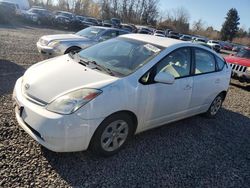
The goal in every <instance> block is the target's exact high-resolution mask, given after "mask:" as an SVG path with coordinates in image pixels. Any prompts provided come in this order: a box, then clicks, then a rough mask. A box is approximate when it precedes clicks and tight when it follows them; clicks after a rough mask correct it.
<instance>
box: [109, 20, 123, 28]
mask: <svg viewBox="0 0 250 188" xmlns="http://www.w3.org/2000/svg"><path fill="white" fill-rule="evenodd" d="M121 23H122V22H121V20H120V19H119V18H111V24H112V27H114V28H121Z"/></svg>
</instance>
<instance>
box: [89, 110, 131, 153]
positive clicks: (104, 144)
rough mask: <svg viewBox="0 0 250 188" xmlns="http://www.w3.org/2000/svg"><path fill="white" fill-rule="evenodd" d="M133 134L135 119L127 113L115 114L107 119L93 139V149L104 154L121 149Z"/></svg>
mask: <svg viewBox="0 0 250 188" xmlns="http://www.w3.org/2000/svg"><path fill="white" fill-rule="evenodd" d="M132 134H133V121H132V119H131V117H130V116H129V115H127V114H115V115H112V116H110V117H108V118H107V119H105V120H104V121H103V122H102V123H101V124H100V126H99V127H98V129H97V131H96V132H95V134H94V136H93V138H92V140H91V145H90V147H91V149H92V151H93V152H94V153H96V154H98V155H102V156H111V155H114V154H115V153H117V152H118V151H120V150H121V149H122V148H123V147H124V146H125V144H126V143H127V140H128V139H129V138H130V137H131V136H132Z"/></svg>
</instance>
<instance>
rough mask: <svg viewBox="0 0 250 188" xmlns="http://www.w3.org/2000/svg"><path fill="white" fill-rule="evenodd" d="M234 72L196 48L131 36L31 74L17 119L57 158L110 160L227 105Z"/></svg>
mask: <svg viewBox="0 0 250 188" xmlns="http://www.w3.org/2000/svg"><path fill="white" fill-rule="evenodd" d="M230 76H231V69H230V67H229V66H228V65H227V64H226V63H225V61H224V60H223V59H222V58H221V57H220V56H218V55H217V54H216V53H215V52H214V51H212V50H210V49H208V48H206V47H203V46H200V45H196V44H192V43H186V42H183V41H179V40H175V39H169V38H161V37H156V36H149V35H142V34H129V35H123V36H120V37H118V38H115V39H111V40H108V41H105V42H102V43H99V44H96V45H94V46H91V47H89V48H87V49H85V50H82V51H80V52H79V53H76V54H74V55H73V54H66V55H63V56H59V57H56V58H53V59H49V60H46V61H42V62H40V63H37V64H35V65H33V66H32V67H30V68H29V69H28V70H27V71H26V72H25V74H24V75H23V76H22V77H21V78H19V79H18V80H17V82H16V85H15V89H14V94H13V98H14V99H15V103H16V108H15V113H16V118H17V121H18V123H19V124H20V126H21V127H22V128H23V129H24V130H25V131H26V132H27V133H28V134H29V135H30V136H31V137H32V138H33V139H35V140H36V141H38V142H39V143H40V144H42V145H43V146H45V147H46V148H48V149H50V150H52V151H56V152H73V151H81V150H86V149H88V148H90V149H92V150H93V151H94V152H96V153H98V154H100V155H104V156H110V155H113V154H114V153H116V152H118V151H119V150H120V149H121V148H123V147H124V145H125V144H126V143H127V140H128V139H129V138H130V137H131V136H132V135H134V134H137V133H139V132H142V131H145V130H148V129H151V128H154V127H157V126H161V125H164V124H166V123H169V122H173V121H176V120H180V119H183V118H186V117H190V116H193V115H196V114H201V113H205V114H207V116H210V117H213V116H215V115H216V114H217V112H218V111H219V109H220V107H221V105H222V102H223V100H224V99H225V97H226V94H227V90H228V86H229V82H230Z"/></svg>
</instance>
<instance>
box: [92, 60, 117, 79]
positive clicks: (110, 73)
mask: <svg viewBox="0 0 250 188" xmlns="http://www.w3.org/2000/svg"><path fill="white" fill-rule="evenodd" d="M88 64H93V65H94V66H95V67H93V68H96V69H98V70H100V71H105V72H106V73H108V74H109V75H111V76H114V73H113V72H112V71H111V70H110V69H109V68H106V67H104V66H101V65H99V64H97V63H96V62H95V61H89V62H88Z"/></svg>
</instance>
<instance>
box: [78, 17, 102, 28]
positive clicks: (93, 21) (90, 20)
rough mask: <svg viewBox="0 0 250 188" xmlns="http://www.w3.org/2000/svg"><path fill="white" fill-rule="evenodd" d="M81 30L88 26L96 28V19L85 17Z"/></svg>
mask: <svg viewBox="0 0 250 188" xmlns="http://www.w3.org/2000/svg"><path fill="white" fill-rule="evenodd" d="M82 26H83V28H86V27H90V26H98V21H97V19H96V18H91V17H86V18H85V19H84V21H82Z"/></svg>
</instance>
